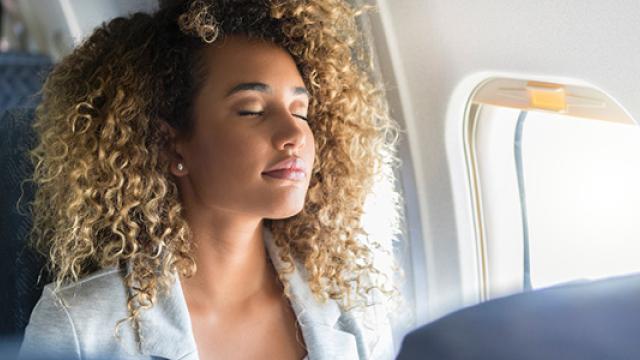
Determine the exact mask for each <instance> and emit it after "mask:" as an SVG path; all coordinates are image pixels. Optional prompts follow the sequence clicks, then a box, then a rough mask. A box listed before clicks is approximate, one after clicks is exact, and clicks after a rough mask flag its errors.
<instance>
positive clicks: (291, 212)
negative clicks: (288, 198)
mask: <svg viewBox="0 0 640 360" xmlns="http://www.w3.org/2000/svg"><path fill="white" fill-rule="evenodd" d="M303 207H304V206H303V205H301V206H296V207H294V208H288V209H282V208H281V209H277V210H274V211H271V212H270V214H269V216H267V218H269V219H273V220H282V219H287V218H290V217H292V216H295V215H298V214H299V213H300V212H301V211H302V209H303Z"/></svg>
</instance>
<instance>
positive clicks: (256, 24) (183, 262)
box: [31, 0, 399, 329]
mask: <svg viewBox="0 0 640 360" xmlns="http://www.w3.org/2000/svg"><path fill="white" fill-rule="evenodd" d="M368 8H369V7H367V6H365V7H361V8H354V7H353V6H351V5H349V4H348V3H347V2H345V1H341V0H318V1H283V0H270V1H269V0H264V1H255V0H254V1H233V2H231V1H212V0H210V1H207V0H196V1H181V2H178V3H177V4H175V5H171V6H166V7H163V8H161V9H160V10H158V11H157V12H155V13H153V14H144V13H135V14H132V15H129V16H128V17H118V18H116V19H113V20H111V21H109V22H108V23H105V24H103V25H102V26H100V27H99V28H97V29H96V30H95V31H94V32H93V33H92V34H91V36H89V37H88V38H87V39H86V40H85V41H84V42H83V43H82V44H80V45H79V46H78V47H77V48H76V49H75V50H74V51H73V53H71V54H70V55H68V56H67V57H65V58H64V59H63V60H62V61H61V62H60V63H58V64H57V65H56V66H55V68H54V69H53V71H52V72H51V74H50V75H49V77H48V78H47V80H46V82H45V85H44V87H43V90H42V96H43V101H42V103H41V104H40V105H39V106H38V108H37V109H36V121H35V124H34V129H35V130H36V132H37V134H38V144H37V147H35V148H34V149H32V151H31V158H32V161H33V162H34V165H35V171H34V175H33V181H34V182H35V184H36V185H37V187H38V188H37V192H36V196H35V200H34V202H33V206H32V211H33V219H34V225H33V230H32V233H31V241H32V243H33V245H34V246H35V247H36V248H37V249H38V250H39V251H40V252H41V253H43V254H44V255H45V256H47V258H48V267H49V269H50V271H51V272H52V273H53V274H54V276H55V280H56V284H57V287H59V286H61V285H62V284H63V283H66V282H74V281H77V280H78V279H80V278H81V277H83V276H85V275H87V274H89V273H90V272H93V271H95V270H98V269H101V268H104V267H108V266H123V265H124V264H125V263H129V264H130V266H131V267H132V270H133V271H131V272H130V273H127V275H126V277H125V283H126V285H127V286H128V287H129V289H130V290H131V295H130V297H129V300H128V307H129V315H130V316H129V317H128V318H127V319H123V320H131V321H132V324H133V326H134V328H135V329H139V323H138V320H139V319H138V315H139V313H140V311H143V310H144V309H148V308H150V307H151V306H153V304H154V303H155V301H156V298H157V296H158V293H159V292H162V291H166V290H168V289H169V287H170V284H171V283H172V281H174V280H175V279H174V278H173V276H174V275H175V272H179V273H181V274H183V275H185V276H191V275H193V274H194V273H195V271H196V264H195V261H194V256H193V251H194V248H193V245H192V243H191V240H190V239H191V232H190V230H189V224H188V223H187V222H186V221H185V219H184V217H183V212H182V210H183V208H182V206H181V203H180V201H179V196H178V187H177V186H176V184H175V182H174V181H173V179H172V177H171V175H170V174H169V172H168V168H169V166H168V164H169V160H168V158H167V157H166V156H165V152H164V150H165V147H166V146H167V141H168V137H167V135H166V134H165V133H163V132H162V131H161V127H160V126H159V122H160V121H161V120H164V121H167V122H168V123H169V124H170V125H171V126H173V127H174V128H176V129H177V130H179V131H181V132H183V133H185V134H189V133H190V132H191V131H192V125H191V118H192V104H193V102H192V100H193V99H194V97H195V94H196V93H197V92H198V90H199V87H200V85H201V83H202V78H204V77H205V76H206V73H204V69H205V67H204V66H203V63H202V58H203V56H201V54H202V51H203V49H204V48H205V47H206V46H207V45H208V44H209V43H211V42H214V41H216V40H217V39H219V38H222V37H224V36H226V35H231V34H244V35H246V36H249V37H253V38H260V39H263V40H265V41H271V42H274V43H276V44H278V45H280V46H282V47H283V48H285V49H286V50H287V51H288V52H289V53H290V54H291V55H292V57H293V58H294V60H295V62H296V64H297V66H298V69H299V71H300V73H301V75H302V78H303V79H304V81H305V85H306V86H307V89H308V90H309V92H310V94H311V103H310V106H309V113H308V117H309V119H310V120H309V126H310V128H311V130H312V131H313V133H314V137H315V140H316V159H315V165H314V169H313V170H312V178H311V182H310V185H309V190H308V194H307V199H306V202H305V206H304V209H303V210H302V211H301V212H300V213H298V214H297V215H295V216H293V217H291V218H287V219H283V220H265V225H266V226H267V227H268V228H269V230H270V231H271V232H272V234H273V238H274V241H275V244H276V245H277V246H278V247H279V248H280V249H281V254H282V260H283V261H284V262H285V263H288V264H291V265H293V259H297V260H299V261H300V263H301V264H303V265H304V268H305V269H306V272H307V273H308V276H309V278H308V282H309V286H310V288H311V290H312V291H313V293H314V294H315V296H316V297H317V299H318V300H320V301H325V300H326V299H329V298H331V299H335V300H338V301H339V303H340V304H341V306H343V307H344V308H349V307H350V306H360V305H365V304H364V303H365V302H366V299H367V298H368V293H369V291H371V290H372V289H378V290H380V291H381V292H382V293H384V294H387V295H389V296H392V295H393V294H396V295H397V289H396V288H395V287H394V286H393V283H392V282H390V281H387V278H386V276H387V275H388V274H386V273H385V272H384V271H383V270H382V269H381V268H379V267H378V266H377V265H376V263H375V262H374V261H373V252H374V250H375V249H376V248H377V247H378V245H379V244H378V241H377V240H376V239H372V237H370V236H368V234H367V233H366V232H365V230H364V229H363V227H362V224H361V221H360V220H361V217H362V215H363V205H364V203H365V199H366V197H367V195H368V194H370V193H371V190H372V186H373V184H374V180H375V179H376V178H377V177H381V176H387V177H389V176H392V173H389V172H385V171H384V168H385V166H390V165H393V164H396V163H397V158H396V156H395V143H396V140H397V138H398V136H397V135H398V134H397V133H398V127H397V124H396V123H395V122H394V121H393V120H392V119H391V118H390V116H389V112H388V109H387V105H386V102H385V97H384V88H383V87H382V86H381V85H380V84H378V83H377V82H376V81H374V80H373V77H372V71H371V70H372V62H371V56H370V54H369V53H368V51H367V48H366V46H365V44H364V38H363V35H362V32H361V31H360V30H359V28H358V26H357V23H356V19H357V17H358V16H360V14H361V13H363V12H364V11H365V10H367V9H368ZM202 75H204V76H202ZM398 209H399V205H397V204H396V207H394V208H393V209H388V210H389V216H391V217H394V216H397V214H396V212H397V211H398ZM395 226H398V224H395ZM292 270H293V266H291V267H290V268H289V270H288V271H289V272H290V271H292ZM283 275H284V274H281V281H282V282H283V283H284V285H285V293H287V295H289V288H288V284H287V281H286V278H285V277H283ZM119 324H120V323H119Z"/></svg>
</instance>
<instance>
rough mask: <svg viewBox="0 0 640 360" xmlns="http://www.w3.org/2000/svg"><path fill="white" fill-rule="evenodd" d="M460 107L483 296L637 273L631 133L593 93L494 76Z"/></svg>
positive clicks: (613, 107) (634, 136)
mask: <svg viewBox="0 0 640 360" xmlns="http://www.w3.org/2000/svg"><path fill="white" fill-rule="evenodd" d="M483 86H484V87H485V88H484V89H482V86H481V88H480V90H478V91H477V92H476V93H475V95H474V98H473V100H472V103H471V106H470V109H469V119H470V121H469V129H470V132H471V133H472V139H473V141H471V143H470V146H469V149H468V150H469V155H470V157H469V159H470V164H469V165H470V170H471V171H470V174H471V175H472V176H471V179H472V182H471V183H472V185H473V187H474V190H475V196H474V197H475V199H474V201H475V203H476V207H475V209H476V225H477V226H476V231H477V238H478V240H479V247H478V248H479V250H480V251H479V255H480V258H481V262H480V263H481V264H482V273H483V277H482V278H483V280H484V282H485V284H484V290H485V292H486V293H485V297H486V298H493V297H497V296H501V295H507V294H510V293H514V292H518V291H522V290H530V289H536V288H541V287H547V286H552V285H556V284H560V283H565V282H570V281H578V280H582V279H595V278H603V277H609V276H615V275H622V274H627V273H632V272H637V271H640V264H639V263H638V262H637V260H636V259H635V255H634V254H637V253H638V250H640V241H637V240H636V239H637V238H638V235H640V227H638V226H634V224H636V223H637V222H636V221H635V219H634V214H635V211H634V210H635V207H636V206H637V205H636V204H638V203H640V202H639V200H640V189H638V187H637V186H636V184H637V183H638V181H640V156H638V154H640V128H639V127H638V126H637V125H636V124H635V122H633V120H632V119H631V118H630V117H628V116H627V115H626V113H625V112H624V110H623V109H622V108H621V107H620V106H619V105H617V104H616V103H615V102H614V101H613V100H611V99H610V98H609V97H608V96H607V95H605V94H604V93H602V92H599V91H597V90H595V89H592V88H587V87H581V86H568V85H562V84H551V83H539V82H527V81H518V80H508V79H498V80H493V81H492V82H491V81H490V82H488V83H486V84H485V85H483Z"/></svg>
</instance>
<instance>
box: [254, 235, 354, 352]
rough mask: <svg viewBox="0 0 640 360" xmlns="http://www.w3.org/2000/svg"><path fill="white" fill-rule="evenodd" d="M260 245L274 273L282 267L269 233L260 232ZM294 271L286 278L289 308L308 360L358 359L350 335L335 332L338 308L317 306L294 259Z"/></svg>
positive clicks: (332, 302) (329, 302)
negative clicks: (262, 239) (266, 254)
mask: <svg viewBox="0 0 640 360" xmlns="http://www.w3.org/2000/svg"><path fill="white" fill-rule="evenodd" d="M263 235H264V241H265V246H266V248H267V252H268V255H269V256H270V258H271V262H272V263H273V265H274V268H275V269H276V271H278V272H281V271H282V269H284V268H285V267H286V265H285V264H284V263H283V261H282V260H281V259H280V256H279V254H280V249H279V248H278V247H277V246H276V245H275V243H274V241H273V237H272V235H271V232H270V231H269V230H268V229H267V228H266V227H265V228H264V232H263ZM294 262H295V263H294V265H295V270H294V272H292V273H291V274H288V275H287V279H288V281H289V284H290V289H291V299H290V303H291V306H292V308H293V310H294V312H295V314H296V317H297V319H298V323H299V324H300V329H301V331H302V336H303V338H304V341H305V344H306V347H307V352H308V354H309V355H308V356H309V360H325V359H326V360H336V359H358V358H359V356H358V348H357V342H356V337H355V335H354V334H352V333H349V332H346V331H343V330H340V329H338V328H336V325H337V324H338V322H339V320H340V315H341V311H340V307H339V306H338V303H337V302H336V301H335V300H332V299H329V300H327V302H326V303H324V304H322V303H320V302H318V301H317V300H316V299H315V298H314V296H313V293H312V291H311V289H310V288H309V286H308V284H307V281H306V271H305V269H304V266H302V265H301V264H300V263H299V262H298V261H297V260H295V259H294Z"/></svg>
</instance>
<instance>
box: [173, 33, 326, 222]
mask: <svg viewBox="0 0 640 360" xmlns="http://www.w3.org/2000/svg"><path fill="white" fill-rule="evenodd" d="M205 53H206V55H205V59H206V61H207V64H208V66H207V67H208V71H207V79H206V81H205V83H204V85H203V87H202V88H201V91H200V92H199V94H198V96H197V97H196V99H195V103H194V107H195V111H194V119H193V120H194V122H195V123H194V126H193V130H194V133H193V136H192V137H191V138H190V139H189V140H183V141H180V142H178V143H176V152H177V153H178V156H179V157H180V158H179V159H178V161H181V162H182V164H183V165H184V169H183V170H182V171H179V170H178V169H177V168H176V167H175V164H173V165H172V172H173V173H174V174H175V175H178V176H179V179H180V180H179V186H180V191H181V195H182V197H183V201H185V200H188V201H186V202H185V206H187V207H189V206H193V207H194V208H197V209H203V208H210V209H216V211H224V212H228V213H233V214H237V215H249V216H252V217H260V218H268V219H281V218H287V217H290V216H293V215H295V214H297V213H298V212H300V211H301V210H302V208H303V206H304V199H305V196H306V192H307V189H308V186H309V180H310V174H311V169H312V166H313V160H314V157H315V144H314V139H313V134H312V132H311V129H310V128H309V124H308V122H307V121H306V120H305V119H304V118H306V117H307V109H308V106H309V97H308V94H307V91H306V89H305V86H304V82H303V80H302V77H301V76H300V73H299V72H298V69H297V67H296V65H295V62H294V60H293V58H292V57H291V55H289V53H288V52H287V51H286V50H284V49H283V48H281V47H279V46H277V45H275V44H271V43H266V42H261V41H257V40H250V39H248V38H246V37H244V36H229V37H227V38H226V39H225V40H224V41H223V42H221V43H220V44H218V43H214V44H213V45H212V46H210V47H209V48H208V49H207V50H206V51H205ZM295 158H298V159H297V160H296V162H295V163H294V164H293V165H285V166H286V167H288V168H291V167H293V168H301V169H302V170H303V171H304V174H301V173H300V172H298V171H292V170H289V171H282V170H281V171H276V172H271V173H268V174H267V173H266V172H267V171H268V170H269V169H271V168H273V167H274V166H275V165H277V164H278V163H280V162H282V161H284V160H287V159H295ZM293 170H295V169H293ZM287 176H289V177H288V178H287ZM185 197H188V198H189V199H185ZM189 203H191V204H189Z"/></svg>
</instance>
